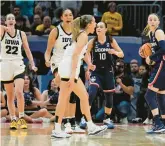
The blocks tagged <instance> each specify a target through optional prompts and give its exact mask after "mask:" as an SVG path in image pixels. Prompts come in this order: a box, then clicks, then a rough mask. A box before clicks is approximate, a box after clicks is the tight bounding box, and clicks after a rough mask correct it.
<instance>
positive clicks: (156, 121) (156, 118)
mask: <svg viewBox="0 0 165 146" xmlns="http://www.w3.org/2000/svg"><path fill="white" fill-rule="evenodd" d="M153 119H154V122H155V124H156V125H161V124H162V122H161V121H160V118H159V115H156V116H154V118H153Z"/></svg>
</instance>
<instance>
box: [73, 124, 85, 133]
mask: <svg viewBox="0 0 165 146" xmlns="http://www.w3.org/2000/svg"><path fill="white" fill-rule="evenodd" d="M73 132H74V133H85V132H86V131H85V130H83V129H81V128H80V127H78V126H77V125H76V127H75V128H74V129H73Z"/></svg>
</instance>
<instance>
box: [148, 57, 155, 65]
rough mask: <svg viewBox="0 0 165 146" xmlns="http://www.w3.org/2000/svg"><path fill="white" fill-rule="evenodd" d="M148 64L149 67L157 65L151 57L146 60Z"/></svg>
mask: <svg viewBox="0 0 165 146" xmlns="http://www.w3.org/2000/svg"><path fill="white" fill-rule="evenodd" d="M146 63H147V64H148V65H154V64H155V61H152V60H151V59H150V57H149V56H148V57H147V58H146Z"/></svg>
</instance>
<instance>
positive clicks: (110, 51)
mask: <svg viewBox="0 0 165 146" xmlns="http://www.w3.org/2000/svg"><path fill="white" fill-rule="evenodd" d="M108 53H109V54H115V55H116V51H115V50H114V49H110V50H108Z"/></svg>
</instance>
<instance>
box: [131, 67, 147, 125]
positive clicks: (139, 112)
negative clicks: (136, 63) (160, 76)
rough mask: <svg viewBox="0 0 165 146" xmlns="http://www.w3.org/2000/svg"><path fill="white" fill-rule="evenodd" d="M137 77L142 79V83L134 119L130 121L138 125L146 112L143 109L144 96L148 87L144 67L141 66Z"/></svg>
mask: <svg viewBox="0 0 165 146" xmlns="http://www.w3.org/2000/svg"><path fill="white" fill-rule="evenodd" d="M139 75H140V76H141V77H142V82H141V86H140V91H139V96H138V98H137V103H136V118H135V119H133V120H132V122H133V123H140V122H142V121H144V120H145V118H146V116H147V111H146V108H145V104H146V101H145V98H144V95H145V93H146V90H147V86H148V78H149V73H148V71H147V68H146V66H144V65H141V66H140V67H139Z"/></svg>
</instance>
